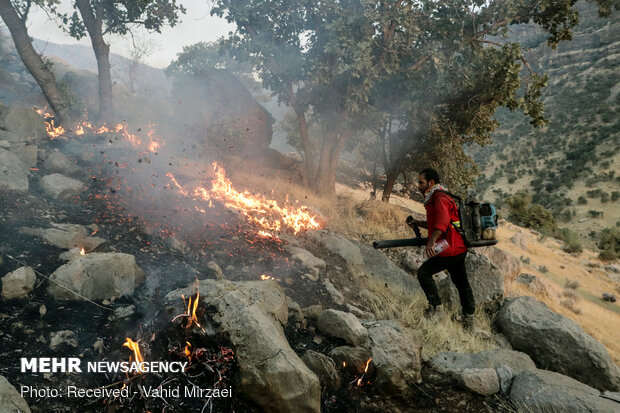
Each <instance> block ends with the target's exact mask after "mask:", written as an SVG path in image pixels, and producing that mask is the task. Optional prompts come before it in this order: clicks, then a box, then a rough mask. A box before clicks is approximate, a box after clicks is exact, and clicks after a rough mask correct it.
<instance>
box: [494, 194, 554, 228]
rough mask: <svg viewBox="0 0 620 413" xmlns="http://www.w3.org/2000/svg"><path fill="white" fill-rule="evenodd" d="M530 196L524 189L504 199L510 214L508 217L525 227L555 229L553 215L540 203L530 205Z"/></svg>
mask: <svg viewBox="0 0 620 413" xmlns="http://www.w3.org/2000/svg"><path fill="white" fill-rule="evenodd" d="M531 201H532V197H531V196H530V194H528V193H527V192H525V191H520V192H517V193H516V194H515V195H513V196H510V197H508V198H507V199H506V203H507V204H508V208H509V211H510V214H509V216H508V219H509V220H511V221H513V222H516V223H519V224H522V225H523V226H525V227H526V228H533V229H535V230H540V231H554V230H555V229H556V223H555V219H554V218H553V215H552V214H551V213H550V212H549V211H548V210H547V209H545V207H543V206H542V205H538V204H534V205H530V202H531Z"/></svg>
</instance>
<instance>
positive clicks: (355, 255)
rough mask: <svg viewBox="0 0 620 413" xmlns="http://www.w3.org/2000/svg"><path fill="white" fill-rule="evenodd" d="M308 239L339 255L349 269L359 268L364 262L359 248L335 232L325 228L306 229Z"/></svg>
mask: <svg viewBox="0 0 620 413" xmlns="http://www.w3.org/2000/svg"><path fill="white" fill-rule="evenodd" d="M306 236H307V237H308V239H310V240H312V241H313V242H315V243H317V244H319V245H321V246H322V247H323V248H325V249H327V250H328V251H330V252H332V253H334V254H336V255H338V256H340V257H341V258H342V259H343V260H344V261H345V262H346V263H347V266H348V267H349V269H351V270H354V271H355V270H359V269H361V268H362V266H363V264H364V260H363V259H362V254H361V253H360V249H359V248H358V247H357V246H356V245H355V244H354V243H353V242H351V241H350V240H348V239H347V238H345V237H343V236H342V235H340V234H336V233H335V232H329V231H325V230H316V231H308V232H307V233H306Z"/></svg>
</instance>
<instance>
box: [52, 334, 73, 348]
mask: <svg viewBox="0 0 620 413" xmlns="http://www.w3.org/2000/svg"><path fill="white" fill-rule="evenodd" d="M63 345H66V346H68V347H73V348H76V347H77V346H78V341H77V338H76V336H75V333H74V332H73V331H71V330H61V331H56V332H53V333H51V334H50V348H51V349H52V350H56V349H58V348H59V347H61V346H63Z"/></svg>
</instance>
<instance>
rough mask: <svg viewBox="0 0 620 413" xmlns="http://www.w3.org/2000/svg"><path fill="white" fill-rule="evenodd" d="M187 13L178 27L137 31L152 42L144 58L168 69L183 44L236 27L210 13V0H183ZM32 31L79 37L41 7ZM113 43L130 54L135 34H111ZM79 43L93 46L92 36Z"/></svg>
mask: <svg viewBox="0 0 620 413" xmlns="http://www.w3.org/2000/svg"><path fill="white" fill-rule="evenodd" d="M72 3H73V1H72V0H61V1H60V9H61V10H66V11H68V10H71V4H72ZM178 3H180V4H182V5H183V6H184V7H185V8H186V9H187V13H186V14H185V15H182V16H181V23H179V24H177V25H176V26H175V27H172V28H171V27H164V28H163V29H162V33H161V34H160V33H148V32H147V31H146V30H144V29H136V30H134V31H133V32H134V36H135V38H136V39H139V41H141V42H148V43H149V44H150V45H151V48H152V50H153V51H152V52H151V53H150V54H149V55H148V56H146V57H145V58H144V59H143V63H146V64H148V65H150V66H154V67H158V68H164V67H166V66H168V64H170V62H171V61H172V60H173V59H175V58H176V55H177V53H179V52H181V50H182V49H183V46H189V45H192V44H194V43H198V42H200V41H206V42H208V41H214V40H217V39H218V38H219V37H221V36H225V35H227V34H228V32H229V31H231V30H234V26H233V25H231V24H228V23H227V22H226V21H225V20H223V19H220V18H218V17H214V16H211V15H210V14H209V12H210V9H211V6H210V4H212V2H210V1H207V0H180V1H178ZM28 33H29V34H30V36H31V37H35V38H37V39H40V40H43V41H49V42H52V43H59V44H76V43H78V42H77V41H76V40H75V39H73V38H72V37H70V36H69V35H68V34H66V33H64V32H63V31H62V30H60V29H59V28H58V25H57V24H56V23H55V22H52V21H50V20H49V18H48V17H47V15H46V14H45V13H44V12H43V11H41V10H40V9H36V10H33V11H31V15H30V17H29V19H28ZM107 41H108V42H109V43H110V51H111V52H112V53H116V54H120V55H123V56H126V57H129V55H130V53H131V50H132V48H133V46H132V39H131V36H128V37H127V38H122V37H119V36H114V37H109V36H108V37H107ZM79 44H83V45H85V46H90V38H88V37H86V38H84V39H82V40H80V42H79Z"/></svg>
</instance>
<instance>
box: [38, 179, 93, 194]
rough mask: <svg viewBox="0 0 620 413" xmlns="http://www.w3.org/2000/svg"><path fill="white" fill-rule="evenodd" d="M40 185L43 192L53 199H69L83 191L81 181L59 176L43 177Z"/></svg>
mask: <svg viewBox="0 0 620 413" xmlns="http://www.w3.org/2000/svg"><path fill="white" fill-rule="evenodd" d="M40 185H41V189H42V190H43V192H45V193H46V194H47V195H48V196H50V197H52V198H54V199H69V198H71V197H72V196H75V195H77V194H79V193H80V192H82V191H83V190H84V184H83V183H82V182H81V181H78V180H77V179H73V178H69V177H68V176H64V175H61V174H51V175H46V176H44V177H43V178H41V181H40Z"/></svg>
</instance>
